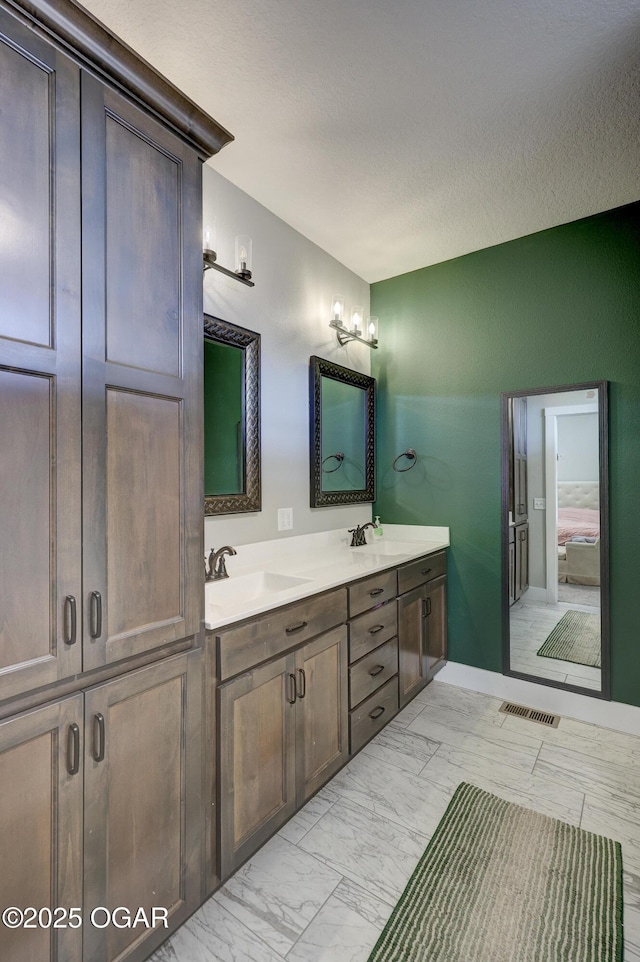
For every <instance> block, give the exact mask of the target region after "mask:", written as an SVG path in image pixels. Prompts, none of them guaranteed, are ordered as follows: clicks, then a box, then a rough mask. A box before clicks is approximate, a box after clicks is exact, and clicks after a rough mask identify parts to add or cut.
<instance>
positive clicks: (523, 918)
mask: <svg viewBox="0 0 640 962" xmlns="http://www.w3.org/2000/svg"><path fill="white" fill-rule="evenodd" d="M621 959H622V854H621V850H620V844H619V842H613V841H611V839H608V838H603V837H602V836H600V835H593V834H592V833H591V832H585V831H584V830H582V829H579V828H575V827H574V826H572V825H567V824H566V823H565V822H561V821H559V820H558V819H555V818H550V817H549V816H548V815H539V814H538V813H537V812H532V811H529V809H526V808H522V807H521V806H520V805H514V804H512V803H511V802H505V801H504V800H503V799H501V798H497V797H496V796H495V795H491V794H489V793H488V792H484V791H482V790H481V789H479V788H476V787H475V786H473V785H468V784H466V783H465V782H463V783H462V784H461V785H459V786H458V788H457V789H456V792H455V794H454V796H453V798H452V800H451V802H450V804H449V807H448V808H447V811H446V812H445V814H444V817H443V819H442V821H441V822H440V824H439V826H438V828H437V829H436V831H435V834H434V835H433V837H432V839H431V841H430V842H429V844H428V846H427V848H426V850H425V852H424V855H423V856H422V858H421V859H420V861H419V863H418V866H417V868H416V870H415V871H414V873H413V875H412V876H411V879H410V880H409V883H408V885H407V887H406V889H405V890H404V892H403V894H402V896H401V897H400V900H399V902H398V904H397V905H396V907H395V909H394V910H393V914H392V915H391V918H390V919H389V921H388V922H387V925H386V926H385V929H384V931H383V932H382V935H381V936H380V938H379V939H378V942H377V944H376V946H375V948H374V950H373V952H372V953H371V955H370V957H369V962H620V960H621Z"/></svg>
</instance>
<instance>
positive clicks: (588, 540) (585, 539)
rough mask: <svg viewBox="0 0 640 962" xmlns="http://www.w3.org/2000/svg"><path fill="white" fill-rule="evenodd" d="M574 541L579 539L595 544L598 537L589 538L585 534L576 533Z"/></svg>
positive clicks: (582, 542)
mask: <svg viewBox="0 0 640 962" xmlns="http://www.w3.org/2000/svg"><path fill="white" fill-rule="evenodd" d="M571 540H572V541H579V542H580V543H581V544H595V543H596V541H597V540H598V539H597V538H589V537H587V535H584V534H574V536H573V538H572V539H571Z"/></svg>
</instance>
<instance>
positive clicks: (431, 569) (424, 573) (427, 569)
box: [420, 568, 433, 575]
mask: <svg viewBox="0 0 640 962" xmlns="http://www.w3.org/2000/svg"><path fill="white" fill-rule="evenodd" d="M430 571H433V568H424V570H423V571H421V572H420V574H421V575H428V574H429V572H430Z"/></svg>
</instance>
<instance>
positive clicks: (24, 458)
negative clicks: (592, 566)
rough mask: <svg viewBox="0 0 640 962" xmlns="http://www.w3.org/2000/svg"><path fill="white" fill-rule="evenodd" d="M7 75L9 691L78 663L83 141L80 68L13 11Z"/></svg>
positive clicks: (0, 469) (2, 579) (2, 286)
mask: <svg viewBox="0 0 640 962" xmlns="http://www.w3.org/2000/svg"><path fill="white" fill-rule="evenodd" d="M0 77H2V84H1V85H0V115H1V116H2V138H1V139H0V197H1V198H2V202H1V208H2V213H1V216H0V245H1V247H2V253H1V256H0V411H1V412H2V414H1V416H0V495H1V497H0V531H2V545H3V548H2V553H1V554H0V700H3V699H5V698H9V697H12V696H14V695H17V694H20V693H21V692H25V691H28V690H30V689H32V688H38V687H40V686H43V685H46V684H49V683H50V682H54V681H56V680H57V679H59V678H65V677H68V676H70V675H73V674H75V673H76V672H78V671H80V669H81V645H80V644H79V642H78V641H77V638H78V633H77V632H78V631H79V626H80V623H81V611H80V608H81V603H82V598H81V590H80V562H81V553H80V497H81V495H80V441H81V433H80V247H79V238H80V192H79V161H80V142H79V78H78V70H77V68H76V67H75V65H74V64H73V63H72V62H71V61H70V60H68V59H66V58H65V57H64V56H63V55H62V54H60V53H59V52H58V51H56V50H55V49H54V48H53V47H50V46H49V45H48V44H46V43H45V42H44V41H43V40H41V39H40V38H38V37H36V36H35V35H34V33H33V32H32V31H29V30H26V29H25V28H24V27H22V25H20V24H19V23H17V21H16V20H15V19H14V18H13V17H11V16H10V15H9V14H8V13H7V12H6V10H0ZM67 599H69V600H67ZM74 606H75V613H74V611H73V607H74ZM74 623H77V625H78V629H77V630H76V632H75V633H74V632H73V624H74Z"/></svg>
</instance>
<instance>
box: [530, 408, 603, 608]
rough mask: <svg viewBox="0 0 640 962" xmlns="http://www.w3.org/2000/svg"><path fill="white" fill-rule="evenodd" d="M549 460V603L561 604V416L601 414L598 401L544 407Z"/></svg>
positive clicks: (546, 537) (546, 532)
mask: <svg viewBox="0 0 640 962" xmlns="http://www.w3.org/2000/svg"><path fill="white" fill-rule="evenodd" d="M543 413H544V461H545V492H544V494H545V499H546V500H545V508H546V512H545V541H546V545H545V556H546V570H547V594H546V600H547V604H549V605H556V604H557V603H558V418H559V417H562V416H564V415H567V414H597V413H598V405H597V404H566V405H563V406H560V407H548V408H543Z"/></svg>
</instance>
